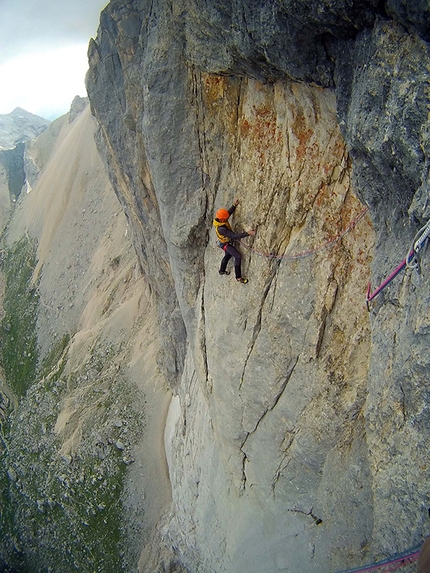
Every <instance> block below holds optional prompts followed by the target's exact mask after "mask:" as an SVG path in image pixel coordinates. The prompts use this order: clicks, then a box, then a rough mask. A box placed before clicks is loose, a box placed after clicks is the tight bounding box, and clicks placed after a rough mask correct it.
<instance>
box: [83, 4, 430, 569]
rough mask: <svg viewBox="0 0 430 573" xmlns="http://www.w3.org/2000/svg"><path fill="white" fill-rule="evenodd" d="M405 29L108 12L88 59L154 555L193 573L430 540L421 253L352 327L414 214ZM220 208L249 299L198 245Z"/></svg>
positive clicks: (417, 152) (198, 7)
mask: <svg viewBox="0 0 430 573" xmlns="http://www.w3.org/2000/svg"><path fill="white" fill-rule="evenodd" d="M402 6H403V8H402ZM405 10H406V9H405V5H404V4H402V5H401V4H400V3H394V2H388V3H387V11H386V12H385V11H384V9H383V8H382V7H381V5H380V3H378V2H353V3H350V2H336V3H330V7H328V6H327V3H325V2H311V3H309V2H281V3H276V6H274V5H273V3H269V2H263V3H261V2H260V3H255V2H251V1H249V2H245V1H243V2H236V3H234V5H233V3H229V2H215V1H214V2H197V1H192V0H189V2H186V3H185V4H184V3H181V4H179V3H176V2H169V1H167V0H160V1H156V2H151V3H149V2H138V1H137V0H136V1H134V2H127V3H125V2H119V1H115V2H111V4H110V5H109V6H108V8H107V9H106V10H105V11H104V13H103V15H102V19H101V27H100V30H99V33H98V36H97V38H96V39H95V40H94V41H92V42H91V45H90V49H89V58H90V72H89V74H88V77H87V86H88V93H89V98H90V102H91V106H92V110H93V113H94V115H95V116H96V118H97V119H98V121H99V125H100V149H101V150H102V152H103V154H104V157H105V161H106V164H107V166H108V169H109V173H110V176H111V180H112V182H113V185H114V188H115V190H116V193H117V195H118V197H119V198H120V201H121V203H122V205H123V207H124V210H125V212H126V214H127V217H128V220H129V223H130V225H131V228H132V229H133V235H134V245H135V248H136V251H137V253H138V256H139V258H140V262H141V266H142V269H143V272H144V273H145V275H146V276H147V277H148V280H149V282H150V284H151V285H152V288H153V291H154V292H155V293H156V296H157V300H158V307H159V316H160V333H161V338H162V352H161V354H160V365H161V366H162V368H163V370H164V372H165V373H166V374H167V375H168V378H169V382H170V384H171V386H172V388H173V389H174V394H175V397H174V399H173V400H172V404H171V407H170V412H169V417H168V423H167V428H166V435H165V441H166V452H167V457H168V462H169V473H170V480H171V484H172V497H173V500H172V506H171V510H170V512H169V513H168V514H166V516H165V520H164V521H163V523H162V524H160V526H159V528H158V531H159V535H160V538H161V539H160V542H159V543H160V544H161V545H163V546H170V547H171V548H172V550H173V551H174V553H175V556H176V557H175V559H177V560H178V561H179V562H181V563H182V564H183V566H184V567H186V568H188V569H189V570H190V571H199V573H200V572H206V571H207V572H211V571H217V572H221V571H226V572H228V573H232V572H236V571H237V572H239V571H240V572H242V571H247V572H249V573H261V571H268V572H269V571H270V572H276V571H289V572H290V573H302V572H303V571H309V572H312V571H315V572H316V571H318V572H329V571H333V570H342V569H345V568H347V567H352V566H358V565H360V564H363V563H366V562H368V561H372V560H375V559H377V558H378V557H381V558H382V557H386V556H388V555H391V554H393V553H396V552H398V551H402V550H404V549H406V548H407V547H410V546H413V545H416V544H417V543H418V542H419V541H420V540H421V539H422V538H423V536H425V535H426V532H427V523H426V519H427V514H426V512H427V507H428V505H429V503H428V498H427V492H428V485H429V481H428V476H427V474H426V471H427V470H426V463H425V451H426V449H428V442H429V435H428V416H427V413H428V412H427V406H426V404H427V403H428V391H427V380H428V360H427V354H428V352H427V351H426V349H428V340H429V339H428V336H429V332H428V300H429V297H428V288H429V287H428V285H429V281H428V273H427V270H428V254H425V253H424V254H423V256H422V259H421V266H422V272H421V274H418V272H417V271H416V270H412V269H410V270H409V271H408V273H407V274H405V275H400V276H399V277H397V279H395V281H393V282H392V284H390V285H389V286H388V287H387V289H386V290H385V291H384V293H383V294H381V295H380V297H378V299H377V300H376V301H375V303H373V304H372V306H371V309H370V310H371V312H370V313H369V312H368V310H367V308H366V289H367V284H368V282H369V281H370V282H371V284H372V285H375V286H376V285H377V284H379V283H380V282H381V281H382V280H383V279H384V278H385V276H387V275H388V274H389V273H390V272H391V271H392V270H393V269H394V268H395V266H396V265H397V264H398V263H399V262H400V261H401V259H402V258H403V257H404V256H405V254H406V253H407V251H408V249H409V248H410V244H411V241H412V240H413V237H414V235H415V233H416V231H417V230H418V229H419V228H420V226H422V224H424V223H425V221H426V217H427V216H428V187H427V176H428V157H429V153H428V137H427V135H428V111H427V110H428V93H427V86H428V73H429V72H428V69H429V66H428V64H429V55H428V45H427V44H426V42H425V32H422V31H421V28H419V26H418V23H419V22H424V21H425V18H426V9H425V6H423V7H422V9H421V5H420V4H417V6H416V9H414V10H412V9H407V10H406V15H405ZM399 21H400V22H401V23H402V24H406V23H408V28H404V27H403V26H402V25H400V24H399ZM409 24H410V26H409ZM414 30H419V33H420V34H421V35H419V34H416V33H415V31H414ZM423 38H424V39H423ZM236 197H238V198H240V204H239V206H238V208H237V210H236V212H235V215H234V219H233V224H234V227H235V228H236V229H237V230H238V231H243V230H249V229H253V228H254V229H257V234H256V237H255V238H250V237H248V238H247V239H245V240H243V241H242V243H241V244H240V245H239V248H240V250H241V251H242V254H243V265H242V266H243V272H244V275H245V276H248V277H249V279H250V282H249V283H248V284H247V285H241V284H238V283H237V282H236V281H235V280H234V277H233V274H230V275H229V276H220V275H219V274H218V268H219V263H220V260H221V258H222V256H223V253H222V251H221V250H220V249H219V248H218V246H217V245H216V241H215V237H214V232H213V230H212V228H211V227H212V219H213V216H214V213H215V211H216V209H218V208H220V207H229V206H230V205H231V204H232V202H233V200H234V199H235V198H236ZM366 209H368V211H366ZM426 213H427V215H426ZM372 261H373V263H372ZM154 543H155V544H156V541H154ZM151 568H153V562H151V564H150V565H149V562H145V560H144V559H142V560H141V563H140V570H141V571H148V572H149V571H150V570H151V571H152V569H151Z"/></svg>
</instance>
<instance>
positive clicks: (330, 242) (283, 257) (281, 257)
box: [240, 207, 369, 261]
mask: <svg viewBox="0 0 430 573" xmlns="http://www.w3.org/2000/svg"><path fill="white" fill-rule="evenodd" d="M368 210H369V209H368V207H365V208H364V209H363V210H362V211H361V212H360V213H359V214H358V215H357V217H356V218H355V219H353V220H352V221H351V223H350V224H349V225H348V226H347V227H346V228H345V229H344V230H343V231H341V232H340V233H339V234H338V235H336V236H335V237H332V238H331V239H329V240H328V241H327V242H326V243H323V244H322V245H320V246H319V247H317V248H316V249H310V250H309V251H303V252H302V253H296V254H294V255H275V254H272V253H262V252H260V251H256V250H255V249H253V248H252V247H250V246H249V245H247V244H246V243H243V242H242V241H240V243H241V244H242V245H243V246H244V247H245V248H247V249H248V250H249V251H251V252H253V253H255V254H256V255H260V256H262V257H266V258H269V259H276V260H278V261H280V260H282V261H295V260H297V259H304V258H305V257H310V256H311V255H315V254H316V253H319V252H320V251H323V250H325V249H328V248H329V247H331V246H333V245H334V244H335V243H337V242H339V241H340V240H341V239H342V238H343V237H344V236H345V235H347V234H348V233H349V232H350V231H352V229H354V227H355V226H356V225H357V223H358V222H359V221H361V219H362V218H363V217H364V215H365V214H366V213H367V211H368Z"/></svg>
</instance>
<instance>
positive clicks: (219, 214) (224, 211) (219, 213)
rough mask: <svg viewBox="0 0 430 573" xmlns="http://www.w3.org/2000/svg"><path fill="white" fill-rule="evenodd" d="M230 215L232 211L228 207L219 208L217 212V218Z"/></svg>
mask: <svg viewBox="0 0 430 573" xmlns="http://www.w3.org/2000/svg"><path fill="white" fill-rule="evenodd" d="M229 217H230V213H229V212H228V211H227V209H218V211H217V212H216V213H215V219H228V218H229Z"/></svg>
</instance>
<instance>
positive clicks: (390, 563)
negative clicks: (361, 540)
mask: <svg viewBox="0 0 430 573" xmlns="http://www.w3.org/2000/svg"><path fill="white" fill-rule="evenodd" d="M420 548H421V545H419V546H416V547H413V548H411V549H408V550H407V551H405V552H404V553H401V554H397V555H394V556H393V557H391V558H389V559H384V560H383V561H379V562H376V563H371V564H370V565H365V566H363V567H358V568H357V569H348V570H345V571H339V572H338V573H362V572H363V571H379V572H380V573H392V572H393V571H398V570H399V569H401V568H402V567H404V566H405V565H410V564H411V563H413V562H414V561H416V560H417V559H418V556H419V554H420Z"/></svg>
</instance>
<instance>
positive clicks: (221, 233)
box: [213, 199, 256, 284]
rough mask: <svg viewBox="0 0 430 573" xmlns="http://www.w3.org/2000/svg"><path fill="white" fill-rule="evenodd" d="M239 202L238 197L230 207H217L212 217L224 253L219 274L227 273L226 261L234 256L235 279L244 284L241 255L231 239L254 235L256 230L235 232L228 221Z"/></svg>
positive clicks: (245, 281) (245, 280)
mask: <svg viewBox="0 0 430 573" xmlns="http://www.w3.org/2000/svg"><path fill="white" fill-rule="evenodd" d="M238 204H239V199H236V200H235V201H234V203H233V205H232V206H231V207H230V209H229V210H228V211H227V209H218V211H217V212H216V213H215V219H214V222H213V224H214V227H215V232H216V236H217V237H218V244H219V246H220V247H221V249H222V250H223V251H224V253H225V255H224V258H223V259H222V261H221V266H220V269H219V271H218V272H219V274H220V275H229V274H230V273H229V271H227V270H226V269H227V263H228V261H229V260H230V259H231V257H234V271H235V275H236V280H237V281H238V282H240V283H244V284H246V283H247V282H248V279H245V278H243V277H242V268H241V261H242V255H241V254H240V253H239V251H238V250H237V249H236V247H235V246H234V245H233V241H237V240H239V239H243V238H244V237H249V236H252V237H253V236H254V235H255V233H256V231H254V230H250V231H248V232H246V231H244V232H243V233H235V232H234V231H233V229H232V228H231V226H230V223H229V222H228V219H229V217H230V215H232V214H233V213H234V211H235V209H236V207H237V205H238Z"/></svg>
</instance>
